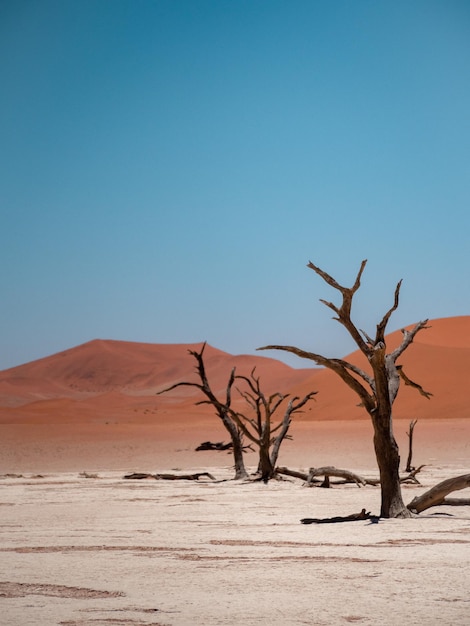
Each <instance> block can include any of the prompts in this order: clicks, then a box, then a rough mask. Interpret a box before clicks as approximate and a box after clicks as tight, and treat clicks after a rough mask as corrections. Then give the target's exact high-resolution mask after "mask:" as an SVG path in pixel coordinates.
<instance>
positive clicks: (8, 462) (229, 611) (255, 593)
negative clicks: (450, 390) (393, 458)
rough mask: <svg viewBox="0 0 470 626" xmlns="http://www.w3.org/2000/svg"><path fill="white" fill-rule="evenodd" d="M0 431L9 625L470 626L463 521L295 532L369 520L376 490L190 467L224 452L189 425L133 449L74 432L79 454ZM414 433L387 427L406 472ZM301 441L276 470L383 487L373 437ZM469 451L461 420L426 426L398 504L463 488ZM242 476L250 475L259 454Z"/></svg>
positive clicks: (60, 437)
mask: <svg viewBox="0 0 470 626" xmlns="http://www.w3.org/2000/svg"><path fill="white" fill-rule="evenodd" d="M2 428H5V429H6V430H5V431H4V433H3V434H4V436H3V437H2V443H1V444H0V472H1V479H0V516H1V517H0V531H1V537H0V552H1V559H0V600H1V603H0V608H1V614H0V623H2V624H5V625H7V626H28V625H34V626H36V625H40V626H43V625H44V626H53V625H56V624H57V625H62V626H105V625H106V626H118V625H122V624H124V625H129V626H138V625H139V626H140V625H147V626H148V625H153V626H156V625H168V626H190V625H194V624H196V625H201V626H210V625H223V624H227V625H233V626H239V625H265V624H269V625H279V626H282V625H286V624H287V625H288V624H309V625H322V626H326V625H335V624H347V623H357V624H369V625H370V624H381V625H384V624H385V625H388V626H393V625H398V624H400V625H401V624H404V623H406V624H408V625H412V624H415V625H420V626H422V625H434V624H436V625H437V624H439V625H440V626H442V625H453V626H454V625H462V626H463V625H466V624H468V623H469V615H470V594H469V588H470V573H469V569H468V562H469V557H470V507H435V508H432V509H429V510H428V511H426V512H425V513H422V514H421V515H420V516H419V517H417V518H415V519H412V520H380V521H379V523H378V524H371V523H370V522H369V521H360V522H348V523H341V524H321V525H303V524H301V523H300V519H301V518H302V517H330V516H335V515H348V514H350V513H355V512H358V511H360V510H361V508H363V507H365V508H366V509H367V510H370V511H372V512H375V513H376V512H378V510H379V508H380V491H379V489H378V488H376V487H362V488H358V487H356V486H353V485H342V486H335V487H333V488H331V489H321V488H317V487H314V488H307V487H305V486H304V485H303V484H302V482H301V481H299V480H294V479H292V480H291V479H289V480H283V481H271V482H270V483H269V484H267V485H264V484H261V483H250V484H247V483H240V482H234V481H232V480H230V479H231V478H232V477H233V470H232V469H231V467H230V465H231V457H230V455H227V454H224V453H217V452H198V453H195V452H194V444H195V443H196V444H197V443H199V442H201V441H203V440H205V439H212V440H221V439H224V437H223V432H222V433H218V432H217V431H214V432H213V433H209V434H210V435H214V437H217V435H218V434H220V435H221V436H220V437H219V438H218V439H214V438H213V437H211V436H205V435H206V434H207V431H205V432H204V434H203V435H202V436H201V435H200V432H193V431H192V430H191V428H189V427H188V426H187V425H186V426H184V427H183V426H182V427H181V429H179V430H178V428H176V427H175V428H174V429H173V430H171V431H170V430H168V431H167V432H166V433H163V432H158V433H157V432H153V433H152V432H147V431H146V432H144V433H141V435H142V437H140V438H139V437H137V435H135V433H134V435H133V437H134V438H132V437H131V435H130V433H129V432H127V433H126V432H121V431H120V430H119V429H118V430H117V431H116V432H114V431H113V432H111V430H109V429H108V436H107V437H105V438H103V437H101V438H100V437H99V436H98V435H99V432H101V431H99V432H98V430H97V431H96V433H95V435H96V436H95V438H94V439H92V438H91V439H90V432H88V431H87V432H84V431H81V435H80V432H78V431H77V433H76V437H75V439H74V443H73V444H72V443H70V441H69V440H67V438H66V433H65V432H64V433H61V432H60V431H58V432H56V433H55V436H54V437H52V436H51V433H49V437H46V435H45V433H42V435H41V432H40V430H37V429H36V430H35V429H34V428H33V427H31V426H28V428H29V429H26V426H25V430H24V431H22V437H21V438H18V430H16V431H14V429H10V430H8V428H7V426H5V427H2ZM31 428H32V430H31ZM96 428H97V429H98V426H97V427H96ZM100 428H101V427H100ZM406 428H407V424H406V423H399V424H396V427H395V430H396V434H397V439H398V440H399V442H400V444H401V449H402V457H406V445H407V438H406ZM15 432H16V435H15ZM20 434H21V433H20ZM293 434H294V441H288V442H286V443H285V449H284V451H283V454H282V456H281V458H280V463H281V464H283V465H288V466H289V467H290V468H292V469H306V468H308V467H309V466H311V465H315V466H319V465H325V464H329V465H335V466H336V467H344V468H347V469H350V470H353V471H356V472H358V473H360V474H363V475H365V476H367V477H372V476H377V469H376V466H375V463H374V457H373V453H372V449H371V448H372V442H371V432H370V425H369V424H368V423H366V422H355V423H338V422H322V423H316V424H314V425H312V424H302V423H300V424H297V425H296V427H295V428H294V429H293ZM469 435H470V425H468V424H467V423H466V422H465V421H463V420H462V421H457V420H455V421H452V420H448V421H446V422H444V423H430V422H428V423H426V422H424V421H423V422H419V423H418V425H417V427H416V430H415V451H414V460H415V462H416V464H421V463H425V464H426V467H425V468H423V470H422V472H421V473H420V475H419V478H420V481H421V485H413V486H411V485H410V486H408V485H406V486H404V487H403V492H404V499H405V501H406V502H409V501H411V500H412V499H413V498H414V497H415V496H416V495H418V494H420V493H422V492H423V491H424V490H426V489H427V488H429V487H430V486H432V485H434V484H436V483H437V482H439V481H440V480H444V479H445V478H449V477H451V476H457V475H459V474H465V473H469V472H470V454H469V443H470V437H469ZM15 436H16V439H15V438H14V437H15ZM247 461H248V464H249V465H250V466H251V467H253V466H254V465H255V462H256V457H255V455H254V454H250V455H248V457H247ZM133 470H135V471H148V472H156V471H172V472H174V473H178V472H179V471H183V472H187V471H188V470H192V471H195V472H197V471H210V472H211V473H212V474H213V475H214V476H215V478H216V480H215V481H212V480H209V479H201V480H200V481H199V482H194V481H156V480H153V479H149V480H125V479H123V476H124V474H125V473H126V472H129V471H133ZM84 472H87V474H86V475H85V474H84ZM87 476H88V477H87ZM468 491H469V490H464V491H461V492H457V493H455V494H453V495H454V496H456V497H457V496H462V497H469V494H468V493H466V492H468Z"/></svg>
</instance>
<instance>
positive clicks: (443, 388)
mask: <svg viewBox="0 0 470 626" xmlns="http://www.w3.org/2000/svg"><path fill="white" fill-rule="evenodd" d="M412 326H413V325H410V326H409V327H408V328H412ZM401 339H402V333H401V331H396V332H394V333H391V334H390V335H388V336H387V351H390V350H393V349H394V348H395V347H397V346H398V345H399V344H400V342H401ZM307 349H308V348H307ZM325 356H328V355H325ZM345 360H348V361H351V362H353V363H354V364H356V365H358V366H360V367H362V368H363V369H364V370H365V371H370V370H369V369H368V364H367V361H366V359H365V358H364V357H363V355H362V354H361V353H360V352H359V351H357V352H354V353H352V354H350V355H348V356H347V357H345ZM397 362H398V363H399V364H402V365H403V370H404V372H405V373H406V375H407V376H408V378H410V379H411V380H412V381H413V382H416V383H418V384H420V385H421V386H422V387H423V389H424V390H425V391H428V392H430V393H432V394H433V396H432V398H430V399H427V398H425V397H424V396H423V395H421V394H420V393H419V392H418V390H417V389H414V388H412V387H410V386H406V385H405V384H404V383H403V382H402V383H401V387H400V392H399V395H398V397H397V400H396V402H395V404H394V416H395V417H396V418H403V419H418V418H419V419H421V418H423V419H424V418H435V419H443V418H451V417H452V418H467V417H470V385H469V382H468V381H469V377H470V316H463V317H453V318H443V319H436V320H430V321H429V322H428V328H426V329H423V330H422V331H420V332H419V333H418V334H417V335H416V337H415V340H414V342H413V343H412V344H411V345H410V346H409V347H408V348H407V350H406V351H405V352H404V353H403V355H402V356H401V358H400V359H399V360H398V361H397ZM312 386H313V387H314V388H315V390H316V391H318V395H317V396H316V398H317V401H316V402H315V403H314V404H313V406H312V407H311V409H310V411H308V412H306V414H305V415H304V418H308V419H327V420H328V419H361V418H364V417H366V416H367V415H366V413H365V411H364V409H362V408H361V407H359V406H358V402H359V399H358V397H357V396H356V395H355V394H354V393H353V392H352V391H351V390H350V389H349V388H348V387H347V386H346V385H345V384H344V383H343V382H342V381H341V380H340V379H339V378H338V376H337V375H336V374H334V373H333V372H331V371H329V370H321V371H319V372H315V374H314V375H313V376H312V378H311V379H310V380H308V381H306V382H305V383H301V384H299V385H294V387H293V388H292V390H291V391H292V392H293V393H295V394H297V395H300V394H302V393H304V391H305V390H306V389H310V388H311V387H312Z"/></svg>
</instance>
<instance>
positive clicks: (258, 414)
mask: <svg viewBox="0 0 470 626" xmlns="http://www.w3.org/2000/svg"><path fill="white" fill-rule="evenodd" d="M205 346H206V344H205V343H204V345H203V346H202V348H201V351H200V352H197V351H195V350H189V353H190V354H191V355H192V356H193V357H194V358H195V359H196V361H197V368H196V370H197V373H198V376H199V379H200V381H201V382H200V383H196V382H180V383H176V384H175V385H172V386H171V387H168V388H167V389H164V390H163V391H160V392H159V393H166V392H168V391H171V390H172V389H175V388H176V387H181V386H183V385H186V386H190V387H196V388H197V389H200V390H201V391H202V392H203V394H204V395H205V396H206V398H207V399H206V400H200V401H199V402H196V404H210V405H212V406H213V407H214V409H215V411H216V414H217V415H218V417H219V418H220V419H221V420H222V423H223V425H224V426H225V428H226V429H227V431H228V433H229V434H230V438H231V441H232V449H233V455H234V461H235V478H237V479H238V478H247V476H248V474H247V471H246V469H245V464H244V460H243V451H244V446H243V437H246V438H247V439H249V440H250V441H251V442H253V443H254V444H255V445H256V446H257V448H258V451H259V463H258V474H259V475H260V478H261V479H262V480H264V481H268V480H270V479H271V478H273V476H274V474H275V468H276V463H277V459H278V455H279V450H280V447H281V444H282V442H283V441H284V439H285V438H286V437H287V434H288V431H289V427H290V424H291V422H292V416H293V415H294V413H297V412H299V411H300V410H301V409H302V408H303V407H304V406H305V404H307V402H308V401H309V400H311V399H312V398H313V396H314V395H315V394H316V392H311V393H309V394H307V395H306V396H305V397H304V398H302V399H299V398H298V397H294V398H291V399H290V400H289V401H288V403H287V406H285V410H284V415H283V417H282V419H281V420H279V421H278V422H274V414H275V413H276V411H277V410H278V409H279V408H280V407H281V405H282V404H283V403H284V401H285V400H287V398H288V395H283V394H281V393H274V394H272V395H270V396H266V395H265V394H264V393H263V391H262V389H261V385H260V379H259V377H256V376H255V371H254V370H253V371H252V372H251V375H250V376H242V375H237V374H236V373H235V368H233V369H232V371H231V374H230V377H229V380H228V383H227V389H226V394H225V399H224V400H223V401H222V400H219V399H218V398H217V397H216V395H215V394H214V393H213V391H212V389H211V387H210V384H209V381H208V378H207V374H206V369H205V365H204V356H203V354H204V348H205ZM235 381H241V382H242V383H243V384H244V385H246V389H240V388H237V392H238V393H239V394H240V396H241V397H242V398H243V399H244V400H245V402H246V404H247V405H248V407H249V409H250V412H249V413H248V412H242V411H240V410H235V409H234V408H233V406H232V388H233V385H234V383H235Z"/></svg>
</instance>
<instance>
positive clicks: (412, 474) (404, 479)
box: [400, 465, 426, 485]
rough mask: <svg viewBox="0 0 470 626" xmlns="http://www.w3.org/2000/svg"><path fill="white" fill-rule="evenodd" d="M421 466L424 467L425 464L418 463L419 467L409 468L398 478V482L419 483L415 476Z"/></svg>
mask: <svg viewBox="0 0 470 626" xmlns="http://www.w3.org/2000/svg"><path fill="white" fill-rule="evenodd" d="M423 467H426V466H425V465H420V466H419V467H415V468H414V469H413V470H411V472H410V473H409V474H407V475H406V476H402V477H401V478H400V482H401V483H413V484H414V485H420V484H421V483H420V482H419V480H418V479H417V478H416V474H418V473H419V472H420V471H421V470H422V469H423ZM406 471H408V470H406Z"/></svg>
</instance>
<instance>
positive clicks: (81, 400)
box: [0, 340, 311, 422]
mask: <svg viewBox="0 0 470 626" xmlns="http://www.w3.org/2000/svg"><path fill="white" fill-rule="evenodd" d="M201 347H202V344H192V345H186V344H144V343H133V342H125V341H111V340H94V341H90V342H88V343H86V344H83V345H80V346H77V347H75V348H71V349H70V350H66V351H64V352H60V353H58V354H54V355H52V356H49V357H45V358H43V359H39V360H37V361H33V362H31V363H27V364H25V365H21V366H18V367H15V368H11V369H8V370H4V371H3V372H0V407H2V408H0V421H3V422H6V421H14V422H22V421H23V422H24V421H28V420H29V418H33V419H34V421H39V422H43V421H44V422H51V421H54V420H55V418H56V417H57V419H58V420H59V421H67V422H70V421H71V422H77V421H94V420H98V421H103V420H108V419H109V420H111V421H116V420H118V421H123V420H124V421H135V420H137V419H138V420H140V421H142V420H143V421H147V420H151V419H155V412H156V411H157V409H158V411H159V415H162V412H164V413H165V414H167V413H168V411H170V410H171V409H173V408H174V409H176V408H178V409H179V410H181V411H183V410H184V411H186V410H187V409H189V408H190V409H191V411H192V413H194V412H196V413H197V414H202V415H204V414H207V413H208V409H207V407H200V408H199V409H198V408H195V407H194V403H195V401H196V400H198V399H199V398H200V395H199V394H200V392H199V390H198V389H196V388H194V387H189V386H183V387H178V388H177V389H175V390H173V391H171V392H170V393H167V394H165V395H158V396H157V393H158V392H159V391H162V390H163V389H165V388H167V387H169V386H171V385H174V384H175V383H178V382H182V381H190V382H199V378H198V376H197V373H196V371H195V366H196V360H195V359H194V357H193V356H192V355H190V354H189V351H190V350H197V351H199V350H200V349H201ZM204 361H205V365H206V372H207V376H208V378H209V380H210V382H211V386H212V389H213V390H214V392H215V393H217V394H221V395H222V396H223V395H224V393H225V390H226V387H227V381H228V379H229V376H230V373H231V370H232V368H233V367H235V368H236V373H237V374H243V375H246V376H248V375H250V373H251V372H252V371H253V369H254V371H255V375H256V376H259V377H260V379H261V381H262V385H263V389H265V390H266V391H267V393H272V392H274V391H277V390H284V391H285V392H287V391H288V389H289V388H290V387H291V386H292V385H293V384H298V383H299V382H303V381H304V380H306V379H307V378H308V377H309V376H310V373H311V370H309V369H302V370H299V369H293V368H291V367H289V366H287V365H285V364H284V363H282V362H280V361H277V360H275V359H272V358H268V357H265V356H248V355H240V356H233V355H230V354H227V353H225V352H222V351H221V350H217V349H216V348H213V347H212V346H209V345H206V347H205V350H204ZM235 395H236V392H235V391H234V396H235ZM173 417H176V413H175V412H174V414H173Z"/></svg>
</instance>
